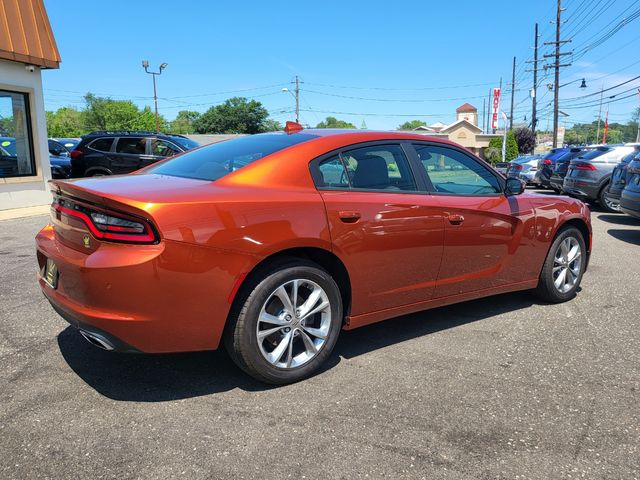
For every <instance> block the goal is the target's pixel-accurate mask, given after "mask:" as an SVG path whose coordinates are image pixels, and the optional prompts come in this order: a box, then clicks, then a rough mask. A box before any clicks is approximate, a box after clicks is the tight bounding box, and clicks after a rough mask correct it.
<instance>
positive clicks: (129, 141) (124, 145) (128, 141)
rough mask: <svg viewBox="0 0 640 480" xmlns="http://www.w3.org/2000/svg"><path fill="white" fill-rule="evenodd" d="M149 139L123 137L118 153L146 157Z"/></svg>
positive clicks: (120, 140) (119, 142) (117, 149)
mask: <svg viewBox="0 0 640 480" xmlns="http://www.w3.org/2000/svg"><path fill="white" fill-rule="evenodd" d="M146 143H147V139H146V138H140V137H121V138H119V139H118V144H117V145H116V152H117V153H129V154H132V155H144V153H145V148H146Z"/></svg>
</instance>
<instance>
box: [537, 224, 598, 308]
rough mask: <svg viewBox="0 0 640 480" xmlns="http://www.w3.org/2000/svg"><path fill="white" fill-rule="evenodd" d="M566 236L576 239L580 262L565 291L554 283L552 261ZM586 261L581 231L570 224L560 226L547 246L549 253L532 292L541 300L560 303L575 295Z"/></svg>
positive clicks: (585, 250)
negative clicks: (569, 285) (549, 245)
mask: <svg viewBox="0 0 640 480" xmlns="http://www.w3.org/2000/svg"><path fill="white" fill-rule="evenodd" d="M568 238H573V239H575V240H576V241H577V244H578V245H579V248H580V262H581V263H580V269H579V273H578V274H577V278H576V281H575V284H574V285H573V287H571V288H570V289H568V290H567V291H560V290H559V289H558V288H557V287H556V285H555V283H554V280H555V278H554V263H555V262H556V254H557V252H558V249H559V248H560V245H561V244H562V242H564V241H565V240H566V239H568ZM586 262H587V248H586V245H585V241H584V238H583V236H582V232H580V230H578V229H577V228H576V227H572V226H567V227H564V228H562V229H561V230H560V231H559V232H558V234H557V235H556V238H555V239H554V241H553V243H552V244H551V248H549V253H547V258H546V259H545V261H544V265H543V266H542V271H541V272H540V279H539V281H538V286H537V287H536V289H535V290H534V294H535V295H536V296H537V297H539V298H541V299H542V300H545V301H547V302H550V303H562V302H566V301H568V300H571V299H572V298H573V297H575V296H576V291H577V290H578V287H579V286H580V282H581V281H582V275H583V274H584V269H585V266H586Z"/></svg>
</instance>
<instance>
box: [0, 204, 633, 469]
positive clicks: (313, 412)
mask: <svg viewBox="0 0 640 480" xmlns="http://www.w3.org/2000/svg"><path fill="white" fill-rule="evenodd" d="M46 222H47V218H46V217H32V218H26V219H19V220H10V221H4V222H0V266H1V268H0V359H1V365H2V368H1V369H0V478H3V479H4V478H7V479H10V478H11V479H13V478H173V477H183V478H249V479H256V478H260V479H262V478H265V479H270V478H308V479H316V478H345V479H352V478H393V479H397V478H426V479H456V480H457V479H472V478H474V479H475V478H487V479H488V478H492V479H493V478H504V479H515V478H520V479H525V478H526V479H532V478H537V479H556V478H563V479H564V478H610V479H637V478H639V477H640V393H639V388H640V353H639V352H640V329H639V328H638V323H639V319H640V314H639V311H640V299H639V297H638V285H639V284H640V265H639V263H638V258H639V253H640V221H636V220H634V219H632V218H630V217H626V216H622V215H612V214H605V213H598V212H597V211H596V212H594V214H593V223H594V242H595V248H594V252H593V255H592V259H591V264H590V268H589V271H588V272H587V273H586V275H585V277H584V280H583V283H582V291H581V292H579V294H578V297H577V298H576V299H574V300H573V301H571V302H569V303H566V304H562V305H546V304H541V303H539V302H537V301H536V300H535V299H534V298H533V297H532V296H530V295H529V294H528V293H517V294H507V295H501V296H497V297H492V298H488V299H483V300H479V301H473V302H467V303H464V304H460V305H455V306H451V307H446V308H440V309H437V310H432V311H428V312H423V313H420V314H416V315H411V316H407V317H402V318H398V319H395V320H391V321H388V322H384V323H381V324H377V325H372V326H370V327H365V328H362V329H359V330H355V331H352V332H343V334H342V335H341V338H340V340H339V341H338V345H337V347H336V351H335V353H334V355H333V359H332V361H331V362H330V365H329V366H328V368H327V369H326V370H325V371H323V372H322V373H321V374H319V375H318V376H316V377H314V378H311V379H309V380H307V381H304V382H301V383H298V384H295V385H290V386H286V387H279V388H269V387H265V386H264V385H261V384H258V383H256V382H254V381H253V380H251V379H250V378H249V377H247V376H245V375H244V374H243V373H242V372H240V371H239V370H238V369H237V368H236V367H235V366H234V365H233V364H232V362H231V361H230V360H229V358H228V357H227V355H226V354H225V353H224V352H223V351H219V352H206V353H193V354H177V355H161V356H142V355H125V354H113V353H111V354H110V353H108V352H103V351H101V350H98V349H96V348H95V347H93V346H91V345H89V344H88V343H86V342H85V341H84V340H83V339H82V338H81V337H80V336H79V335H78V334H77V333H76V332H75V331H73V330H72V329H70V328H68V326H67V324H66V323H65V322H64V321H63V320H62V319H60V318H59V317H58V316H57V315H56V314H55V313H54V311H53V310H52V309H51V307H50V306H49V305H48V303H47V302H46V301H45V299H44V297H43V296H42V294H41V293H40V291H39V287H38V286H37V284H36V282H35V269H36V260H35V253H34V242H33V237H34V235H35V233H36V232H37V231H38V230H39V228H40V227H41V226H42V225H44V224H45V223H46Z"/></svg>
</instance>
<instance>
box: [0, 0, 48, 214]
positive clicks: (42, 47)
mask: <svg viewBox="0 0 640 480" xmlns="http://www.w3.org/2000/svg"><path fill="white" fill-rule="evenodd" d="M0 18H3V19H4V20H5V21H3V22H0V210H6V209H11V208H20V207H30V206H35V205H44V204H47V203H50V202H51V197H50V194H49V189H48V186H47V181H48V180H49V179H50V178H51V169H50V167H49V150H48V146H47V125H46V118H45V110H44V99H43V94H42V74H41V72H42V70H45V69H49V68H58V67H59V64H60V54H59V53H58V48H57V46H56V42H55V39H54V37H53V32H52V30H51V25H50V24H49V19H48V17H47V12H46V10H45V8H44V4H43V1H42V0H2V1H1V2H0Z"/></svg>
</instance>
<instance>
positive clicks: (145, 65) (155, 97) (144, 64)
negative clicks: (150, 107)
mask: <svg viewBox="0 0 640 480" xmlns="http://www.w3.org/2000/svg"><path fill="white" fill-rule="evenodd" d="M167 65H168V64H167V63H161V64H160V67H159V68H158V71H157V72H150V71H149V61H148V60H143V61H142V68H144V71H145V72H147V73H148V74H150V75H151V76H152V77H153V103H154V106H155V110H156V133H159V132H160V124H159V121H158V93H157V89H156V75H162V71H163V70H164V69H165V68H167Z"/></svg>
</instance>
